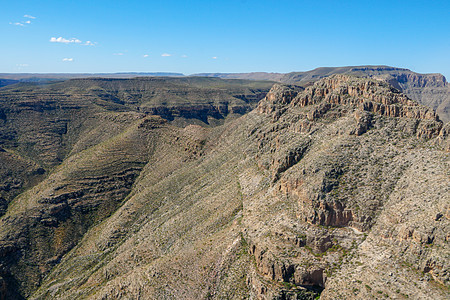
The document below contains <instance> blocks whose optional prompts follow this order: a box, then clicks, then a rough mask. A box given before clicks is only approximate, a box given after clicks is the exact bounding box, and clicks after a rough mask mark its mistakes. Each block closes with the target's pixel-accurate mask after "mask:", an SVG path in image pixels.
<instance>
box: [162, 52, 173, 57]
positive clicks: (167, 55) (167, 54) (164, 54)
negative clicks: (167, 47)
mask: <svg viewBox="0 0 450 300" xmlns="http://www.w3.org/2000/svg"><path fill="white" fill-rule="evenodd" d="M161 56H163V57H169V56H172V54H169V53H163V54H161Z"/></svg>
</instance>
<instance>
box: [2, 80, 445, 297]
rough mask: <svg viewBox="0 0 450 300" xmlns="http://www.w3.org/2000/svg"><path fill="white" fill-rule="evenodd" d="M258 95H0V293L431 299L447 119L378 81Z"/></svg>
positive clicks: (225, 89)
mask: <svg viewBox="0 0 450 300" xmlns="http://www.w3.org/2000/svg"><path fill="white" fill-rule="evenodd" d="M271 86H272V83H267V82H249V81H243V80H222V79H217V78H174V79H156V78H138V79H124V80H117V79H114V80H113V79H109V80H106V79H75V80H69V81H64V82H60V83H54V84H50V85H45V86H37V85H30V84H19V85H12V86H9V87H5V88H3V89H0V104H1V110H0V125H1V131H0V132H1V134H2V135H1V137H0V138H1V139H0V141H1V144H0V147H1V149H2V150H1V151H0V155H1V157H2V161H5V162H7V163H6V164H4V165H3V167H2V169H0V171H1V172H2V173H1V176H2V177H1V178H2V179H1V180H2V184H3V185H2V191H1V192H2V194H1V197H2V198H1V199H2V203H0V205H2V207H0V208H2V211H3V213H2V215H1V216H0V296H1V297H0V298H4V299H24V298H26V299H117V298H123V299H137V298H144V299H199V298H207V299H211V298H213V299H226V298H229V299H242V298H251V299H315V298H316V297H318V296H320V299H337V298H342V299H351V298H359V299H379V298H380V297H386V298H388V297H389V298H410V299H415V298H433V299H446V298H448V294H449V281H450V277H449V274H450V273H449V261H450V260H449V253H450V252H449V247H448V232H449V229H450V214H449V211H450V210H449V203H450V198H449V185H448V183H449V176H450V174H449V170H450V166H449V157H448V155H449V151H450V140H449V137H448V135H449V132H450V127H449V124H450V123H447V124H443V123H442V121H440V120H439V118H438V117H437V115H436V114H435V112H434V111H433V110H431V109H429V108H427V107H425V106H422V105H420V104H418V103H417V102H415V101H413V100H411V99H409V98H408V97H407V96H406V95H405V94H402V93H400V92H399V91H398V90H397V89H396V88H394V87H393V86H391V85H389V84H388V83H386V82H385V81H380V80H375V79H368V78H358V77H355V76H351V75H332V76H330V77H327V78H323V79H320V80H318V81H316V82H315V83H314V84H310V85H309V86H308V87H300V86H294V85H281V84H276V85H275V86H273V87H272V88H271V89H270V92H268V93H267V91H268V89H269V88H270V87H271ZM200 125H201V126H200Z"/></svg>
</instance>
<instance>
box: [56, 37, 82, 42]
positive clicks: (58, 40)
mask: <svg viewBox="0 0 450 300" xmlns="http://www.w3.org/2000/svg"><path fill="white" fill-rule="evenodd" d="M50 42H52V43H63V44H72V43H75V44H80V43H82V42H81V41H80V40H79V39H77V38H71V39H65V38H63V37H61V36H60V37H59V38H55V37H52V38H51V39H50Z"/></svg>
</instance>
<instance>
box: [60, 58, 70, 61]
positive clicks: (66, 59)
mask: <svg viewBox="0 0 450 300" xmlns="http://www.w3.org/2000/svg"><path fill="white" fill-rule="evenodd" d="M62 61H73V58H63V60H62Z"/></svg>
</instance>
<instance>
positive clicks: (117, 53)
mask: <svg viewBox="0 0 450 300" xmlns="http://www.w3.org/2000/svg"><path fill="white" fill-rule="evenodd" d="M113 55H123V53H122V52H120V53H113Z"/></svg>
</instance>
